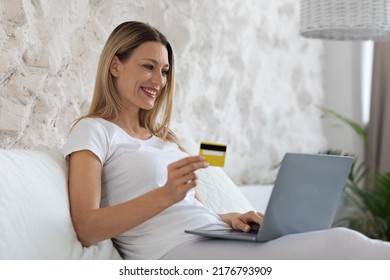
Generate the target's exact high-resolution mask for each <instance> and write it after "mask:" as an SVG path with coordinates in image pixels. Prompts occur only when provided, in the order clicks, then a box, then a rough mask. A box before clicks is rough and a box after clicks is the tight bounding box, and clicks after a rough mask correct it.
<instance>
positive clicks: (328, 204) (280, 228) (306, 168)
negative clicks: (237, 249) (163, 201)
mask: <svg viewBox="0 0 390 280" xmlns="http://www.w3.org/2000/svg"><path fill="white" fill-rule="evenodd" d="M352 161H353V158H352V157H346V156H335V155H321V154H302V153H287V154H286V155H285V156H284V158H283V160H282V163H281V166H280V169H279V171H278V174H277V177H276V181H275V184H274V187H273V190H272V193H271V197H270V199H269V202H268V205H267V208H266V211H265V213H264V219H263V223H262V225H261V226H260V228H259V230H258V231H257V232H253V231H251V232H248V233H245V232H239V231H234V230H186V231H185V232H187V233H191V234H197V235H201V236H208V237H214V238H224V239H237V240H246V241H260V242H264V241H269V240H272V239H275V238H278V237H281V236H284V235H287V234H293V233H302V232H308V231H315V230H322V229H328V228H330V227H331V225H332V222H333V219H334V216H335V213H336V210H337V207H338V204H339V200H340V197H341V194H342V192H343V189H344V186H345V184H346V181H347V178H348V174H349V171H350V169H351V166H352Z"/></svg>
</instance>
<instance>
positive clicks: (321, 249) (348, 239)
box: [161, 228, 390, 260]
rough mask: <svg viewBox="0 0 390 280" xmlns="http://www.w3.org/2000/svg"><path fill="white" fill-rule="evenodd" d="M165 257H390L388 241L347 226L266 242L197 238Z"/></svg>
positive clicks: (326, 258) (203, 258)
mask: <svg viewBox="0 0 390 280" xmlns="http://www.w3.org/2000/svg"><path fill="white" fill-rule="evenodd" d="M161 259H163V260H164V259H165V260H190V259H193V260H208V259H209V260H213V259H215V260H223V259H230V260H277V259H284V260H292V259H297V260H305V259H307V260H342V259H347V260H353V259H364V260H370V259H375V260H379V259H385V260H390V242H384V241H381V240H374V239H370V238H367V237H366V236H364V235H362V234H360V233H358V232H356V231H353V230H350V229H346V228H333V229H329V230H322V231H315V232H307V233H300V234H292V235H286V236H283V237H281V238H278V239H275V240H272V241H268V242H250V241H238V240H237V241H236V240H226V239H211V238H200V239H199V240H194V241H190V242H187V243H184V244H181V245H179V246H177V247H175V248H174V249H172V250H171V251H169V252H168V253H167V254H165V255H164V256H163V257H162V258H161Z"/></svg>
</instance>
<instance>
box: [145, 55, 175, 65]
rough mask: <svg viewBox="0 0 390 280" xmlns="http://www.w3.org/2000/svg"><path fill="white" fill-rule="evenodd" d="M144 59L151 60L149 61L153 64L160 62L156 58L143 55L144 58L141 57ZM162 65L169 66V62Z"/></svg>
mask: <svg viewBox="0 0 390 280" xmlns="http://www.w3.org/2000/svg"><path fill="white" fill-rule="evenodd" d="M143 59H144V60H149V61H151V62H153V63H154V64H157V65H158V64H160V63H159V62H158V61H157V60H155V59H154V58H148V57H145V58H143ZM164 67H169V64H168V63H167V64H165V65H164Z"/></svg>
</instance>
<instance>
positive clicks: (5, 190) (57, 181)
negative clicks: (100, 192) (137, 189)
mask: <svg viewBox="0 0 390 280" xmlns="http://www.w3.org/2000/svg"><path fill="white" fill-rule="evenodd" d="M198 175H199V177H200V178H199V179H200V181H201V183H200V186H199V192H200V195H201V197H202V199H203V200H204V202H205V203H206V204H207V206H208V207H210V208H212V209H214V210H215V211H217V212H219V213H222V212H228V211H241V212H243V211H247V210H250V209H253V207H252V205H251V204H250V203H249V202H248V200H247V199H246V198H245V197H244V196H243V195H242V193H241V192H240V190H239V189H238V188H237V187H236V186H235V185H234V183H233V182H232V181H231V180H230V179H229V178H228V177H227V176H226V175H225V173H224V172H223V171H222V169H220V168H215V167H210V168H208V169H206V170H202V171H201V172H199V174H198ZM206 186H207V187H206ZM263 207H264V206H263ZM334 234H335V232H333V235H334ZM333 235H332V236H330V237H329V238H330V240H331V239H332V238H334V237H333ZM354 236H355V237H356V238H357V239H358V242H360V243H361V244H362V246H361V248H360V246H354V247H357V248H355V249H354V250H355V253H354V255H353V256H354V258H387V257H388V258H389V259H390V243H385V242H380V241H375V240H370V239H367V238H366V237H364V236H362V235H359V234H356V235H354ZM302 238H304V237H302ZM302 238H301V240H302ZM280 239H281V241H280V242H279V241H278V242H272V243H271V242H269V243H268V244H266V245H265V247H264V248H265V252H267V250H268V252H271V254H270V255H265V257H267V256H270V258H271V257H272V258H278V256H284V257H283V258H291V259H293V258H318V257H319V258H321V257H322V256H324V254H318V252H319V251H318V248H316V249H315V250H314V247H313V246H307V247H306V248H305V250H306V253H305V255H302V252H305V250H303V249H302V248H300V247H299V246H298V244H297V242H294V240H292V239H289V237H286V238H280ZM344 241H347V240H343V239H341V240H340V238H338V240H337V242H338V243H337V242H336V243H335V244H333V245H332V246H333V247H329V246H327V245H324V246H323V247H321V248H320V250H322V251H330V250H334V249H332V248H337V247H338V244H341V245H342V244H343V243H344ZM360 243H358V244H359V245H360ZM289 244H291V248H293V246H295V247H294V249H291V248H289V249H288V250H290V255H285V254H284V255H283V252H284V250H285V249H286V248H287V247H289V246H290V245H289ZM324 244H328V243H326V242H324ZM372 246H376V247H380V246H381V247H386V248H388V249H389V254H388V255H387V254H385V255H383V254H382V255H380V256H379V257H377V255H375V254H374V255H370V254H367V253H366V252H367V250H370V247H372ZM297 248H298V249H297ZM311 248H313V249H311ZM295 251H296V253H295ZM275 252H276V253H278V254H279V255H275ZM291 252H292V253H291ZM356 252H357V253H356ZM331 253H332V252H331ZM329 256H331V257H330V258H332V257H334V254H333V255H332V254H330V255H329ZM337 256H338V255H337V254H336V258H337ZM340 258H349V257H348V255H347V256H340ZM0 259H120V256H119V254H118V252H117V251H116V249H115V248H114V247H113V244H112V242H111V240H105V241H103V242H100V243H99V244H97V245H94V246H91V247H89V248H84V247H83V246H82V245H81V243H80V242H79V241H78V240H77V237H76V234H75V231H74V229H73V226H72V222H71V218H70V212H69V202H68V191H67V164H66V162H65V160H64V159H63V158H62V156H61V155H60V153H59V152H53V151H47V150H17V149H13V150H0Z"/></svg>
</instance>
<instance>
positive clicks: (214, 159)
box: [199, 142, 226, 167]
mask: <svg viewBox="0 0 390 280" xmlns="http://www.w3.org/2000/svg"><path fill="white" fill-rule="evenodd" d="M199 155H201V156H203V157H205V160H206V161H207V162H208V163H209V164H210V165H212V166H221V167H223V166H224V165H225V155H226V145H225V144H217V143H210V142H201V143H200V151H199Z"/></svg>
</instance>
